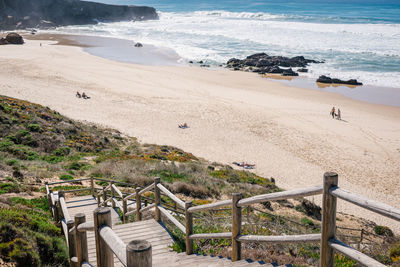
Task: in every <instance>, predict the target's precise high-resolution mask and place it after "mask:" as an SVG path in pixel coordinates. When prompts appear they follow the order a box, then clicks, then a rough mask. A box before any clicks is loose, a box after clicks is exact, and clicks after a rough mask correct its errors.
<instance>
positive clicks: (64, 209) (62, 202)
mask: <svg viewBox="0 0 400 267" xmlns="http://www.w3.org/2000/svg"><path fill="white" fill-rule="evenodd" d="M59 201H60V206H61V211H62V213H63V216H64V219H65V221H66V222H69V221H71V220H72V219H71V216H70V215H69V213H68V208H67V204H66V203H65V198H64V197H60V199H59Z"/></svg>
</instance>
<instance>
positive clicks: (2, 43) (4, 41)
mask: <svg viewBox="0 0 400 267" xmlns="http://www.w3.org/2000/svg"><path fill="white" fill-rule="evenodd" d="M6 44H8V42H7V40H6V38H1V39H0V45H6Z"/></svg>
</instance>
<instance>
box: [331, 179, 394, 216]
mask: <svg viewBox="0 0 400 267" xmlns="http://www.w3.org/2000/svg"><path fill="white" fill-rule="evenodd" d="M329 193H331V194H332V195H333V196H335V197H338V198H340V199H343V200H345V201H347V202H350V203H353V204H355V205H357V206H360V207H362V208H364V209H367V210H370V211H373V212H376V213H378V214H380V215H383V216H386V217H388V218H391V219H394V220H397V221H400V209H396V208H394V207H392V206H390V205H387V204H384V203H381V202H378V201H375V200H371V199H368V198H366V197H363V196H359V195H357V194H354V193H352V192H349V191H347V190H344V189H341V188H339V187H337V186H336V187H332V188H331V189H329Z"/></svg>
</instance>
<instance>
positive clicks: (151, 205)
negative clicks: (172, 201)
mask: <svg viewBox="0 0 400 267" xmlns="http://www.w3.org/2000/svg"><path fill="white" fill-rule="evenodd" d="M155 206H156V204H155V203H153V204H150V205H148V206H147V207H144V208H141V209H140V210H139V211H140V212H145V211H146V210H150V209H152V208H154V207H155Z"/></svg>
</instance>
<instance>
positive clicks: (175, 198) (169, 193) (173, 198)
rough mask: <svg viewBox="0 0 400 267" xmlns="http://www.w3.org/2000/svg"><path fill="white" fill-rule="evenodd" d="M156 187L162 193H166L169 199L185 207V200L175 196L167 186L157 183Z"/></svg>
mask: <svg viewBox="0 0 400 267" xmlns="http://www.w3.org/2000/svg"><path fill="white" fill-rule="evenodd" d="M157 187H158V188H159V189H160V190H161V191H162V192H163V193H164V194H166V195H167V196H168V197H169V198H170V199H172V200H173V201H174V202H175V203H176V204H178V205H179V206H181V208H183V209H184V208H185V202H183V201H182V200H180V199H179V198H178V197H176V196H175V195H174V194H172V192H170V191H169V190H168V189H167V188H165V187H164V186H163V185H162V184H157Z"/></svg>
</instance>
